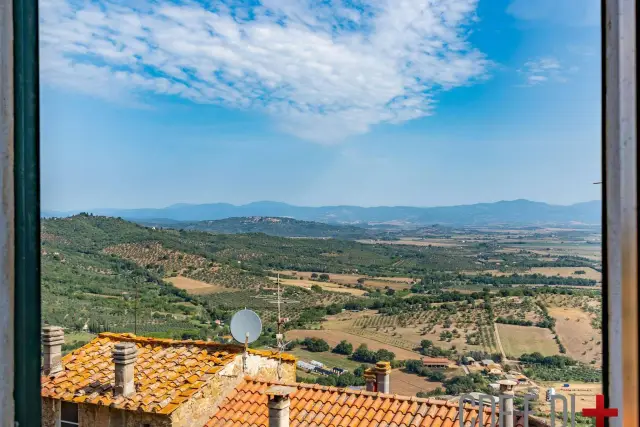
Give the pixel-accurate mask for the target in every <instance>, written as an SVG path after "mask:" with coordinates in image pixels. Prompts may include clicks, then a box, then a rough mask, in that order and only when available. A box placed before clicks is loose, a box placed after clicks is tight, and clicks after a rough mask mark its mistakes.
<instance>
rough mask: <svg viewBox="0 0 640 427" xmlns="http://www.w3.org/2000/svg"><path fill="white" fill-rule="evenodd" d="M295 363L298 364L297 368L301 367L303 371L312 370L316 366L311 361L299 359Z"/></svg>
mask: <svg viewBox="0 0 640 427" xmlns="http://www.w3.org/2000/svg"><path fill="white" fill-rule="evenodd" d="M296 365H297V366H298V368H300V369H302V370H303V371H305V372H312V371H314V370H315V369H316V367H315V366H313V365H312V364H311V363H308V362H304V361H302V360H299V361H298V363H297V364H296Z"/></svg>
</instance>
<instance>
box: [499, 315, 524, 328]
mask: <svg viewBox="0 0 640 427" xmlns="http://www.w3.org/2000/svg"><path fill="white" fill-rule="evenodd" d="M495 322H496V323H504V324H505V325H518V326H533V322H532V321H531V320H522V319H514V318H513V317H508V318H505V317H496V320H495Z"/></svg>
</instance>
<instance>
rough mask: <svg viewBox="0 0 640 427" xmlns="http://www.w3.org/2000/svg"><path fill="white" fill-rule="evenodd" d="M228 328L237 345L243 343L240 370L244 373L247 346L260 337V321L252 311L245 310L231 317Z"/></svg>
mask: <svg viewBox="0 0 640 427" xmlns="http://www.w3.org/2000/svg"><path fill="white" fill-rule="evenodd" d="M229 327H230V329H231V336H233V339H235V340H236V341H238V342H239V343H244V354H243V355H242V369H243V371H246V368H247V353H248V349H249V344H251V343H252V342H254V341H256V340H257V339H258V338H259V337H260V333H261V332H262V321H261V320H260V317H259V316H258V315H257V314H256V313H255V312H254V311H251V310H247V309H246V308H245V309H244V310H240V311H238V312H237V313H236V314H234V315H233V317H232V318H231V323H230V325H229Z"/></svg>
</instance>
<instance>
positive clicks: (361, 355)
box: [351, 344, 396, 363]
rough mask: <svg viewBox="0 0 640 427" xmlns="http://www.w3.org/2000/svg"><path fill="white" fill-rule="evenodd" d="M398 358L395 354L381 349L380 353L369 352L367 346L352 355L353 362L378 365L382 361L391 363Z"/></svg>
mask: <svg viewBox="0 0 640 427" xmlns="http://www.w3.org/2000/svg"><path fill="white" fill-rule="evenodd" d="M395 358H396V355H395V353H393V352H391V351H389V350H386V349H384V348H381V349H380V350H378V351H373V350H369V347H368V346H367V345H366V344H360V346H359V347H358V348H357V349H356V351H354V352H353V354H352V355H351V359H352V360H356V361H358V362H364V363H377V362H381V361H386V362H391V361H393V360H394V359H395Z"/></svg>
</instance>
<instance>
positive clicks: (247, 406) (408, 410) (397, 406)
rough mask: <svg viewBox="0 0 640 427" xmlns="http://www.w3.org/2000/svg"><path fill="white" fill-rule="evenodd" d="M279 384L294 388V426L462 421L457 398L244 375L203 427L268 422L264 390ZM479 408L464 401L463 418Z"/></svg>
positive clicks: (430, 425) (420, 426) (257, 426)
mask: <svg viewBox="0 0 640 427" xmlns="http://www.w3.org/2000/svg"><path fill="white" fill-rule="evenodd" d="M276 384H282V385H289V386H292V387H294V388H295V391H294V392H293V393H292V394H291V395H290V397H291V407H290V411H291V412H290V418H291V427H296V426H307V425H312V426H315V427H328V426H340V427H341V426H358V427H367V426H386V425H389V426H398V427H399V426H407V427H408V426H416V427H457V426H459V421H458V414H459V407H458V404H457V403H450V402H446V401H443V400H436V399H421V398H417V397H408V396H399V395H393V394H383V393H373V392H368V391H361V390H349V389H342V388H337V387H324V386H320V385H316V384H313V385H311V384H299V383H293V384H285V383H277V382H263V381H256V380H253V379H250V378H246V379H245V381H244V382H242V383H240V385H238V387H236V389H235V390H234V391H232V392H231V393H230V394H229V395H228V396H227V398H226V399H225V400H224V401H223V402H222V404H221V405H220V408H219V409H218V412H217V413H216V414H215V415H214V416H213V417H212V418H211V420H209V422H208V423H207V424H206V426H205V427H221V426H225V427H236V426H237V427H240V426H245V427H263V426H264V427H266V426H268V423H269V414H268V411H269V410H268V408H267V396H266V395H265V394H264V393H265V391H266V390H267V389H268V388H269V387H271V386H273V385H276ZM490 410H491V409H490V408H485V412H486V413H487V415H486V416H485V418H486V419H485V420H484V421H485V423H484V425H485V426H490V425H491V416H490V415H489V412H490ZM477 415H478V410H477V408H473V407H472V406H471V405H466V406H465V410H464V414H463V417H464V418H463V420H464V421H465V426H466V425H469V426H470V425H471V420H472V419H473V418H476V417H477Z"/></svg>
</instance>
